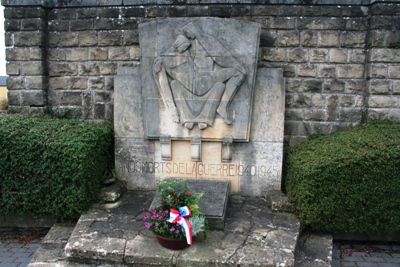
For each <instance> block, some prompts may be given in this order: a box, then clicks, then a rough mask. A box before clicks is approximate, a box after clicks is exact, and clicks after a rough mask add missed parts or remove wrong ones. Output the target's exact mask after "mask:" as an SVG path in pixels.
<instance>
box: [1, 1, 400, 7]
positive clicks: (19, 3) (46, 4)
mask: <svg viewBox="0 0 400 267" xmlns="http://www.w3.org/2000/svg"><path fill="white" fill-rule="evenodd" d="M380 2H385V3H391V2H393V3H399V2H400V0H263V1H254V0H70V1H65V0H2V1H1V4H2V5H3V6H43V7H49V8H52V7H88V6H138V5H139V6H141V5H191V4H195V5H198V4H246V5H248V4H258V5H259V4H272V5H273V4H280V5H352V6H359V5H362V6H364V5H371V4H374V3H380Z"/></svg>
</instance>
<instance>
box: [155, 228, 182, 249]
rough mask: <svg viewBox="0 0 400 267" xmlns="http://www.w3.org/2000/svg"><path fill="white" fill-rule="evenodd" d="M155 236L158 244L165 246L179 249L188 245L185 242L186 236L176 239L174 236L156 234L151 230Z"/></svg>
mask: <svg viewBox="0 0 400 267" xmlns="http://www.w3.org/2000/svg"><path fill="white" fill-rule="evenodd" d="M153 234H154V235H155V236H156V238H157V241H158V244H160V245H161V246H163V247H165V248H169V249H173V250H179V249H184V248H187V247H189V246H190V245H189V244H188V243H187V242H186V238H182V239H176V238H169V237H165V236H161V235H158V234H157V233H156V232H153Z"/></svg>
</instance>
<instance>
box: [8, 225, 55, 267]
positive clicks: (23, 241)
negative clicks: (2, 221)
mask: <svg viewBox="0 0 400 267" xmlns="http://www.w3.org/2000/svg"><path fill="white" fill-rule="evenodd" d="M47 231H48V229H23V230H21V229H16V228H0V267H25V266H27V265H28V263H29V262H30V260H31V258H32V256H33V254H34V253H35V252H36V250H37V249H38V248H39V247H40V245H41V243H42V241H43V238H44V236H45V235H46V233H47Z"/></svg>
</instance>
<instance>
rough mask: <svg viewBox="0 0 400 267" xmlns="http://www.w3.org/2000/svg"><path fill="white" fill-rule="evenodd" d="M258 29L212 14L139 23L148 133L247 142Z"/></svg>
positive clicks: (256, 25) (181, 137) (257, 27)
mask: <svg viewBox="0 0 400 267" xmlns="http://www.w3.org/2000/svg"><path fill="white" fill-rule="evenodd" d="M259 30H260V28H259V25H258V24H255V23H250V22H245V21H233V20H225V19H216V18H191V19H187V18H186V19H165V20H158V21H152V22H149V23H144V24H142V25H141V26H140V37H141V39H140V43H141V49H142V86H143V92H144V98H145V99H144V101H145V112H146V114H145V120H146V135H147V137H148V138H150V139H152V138H154V139H159V138H160V136H164V135H165V136H170V137H171V138H172V139H173V140H177V139H185V140H190V138H191V137H192V136H200V137H201V139H203V140H209V141H222V139H223V136H232V138H233V139H234V140H239V141H248V139H249V124H250V117H251V107H252V96H253V88H254V78H255V67H256V55H257V51H258V45H257V44H258V38H259ZM149 35H150V36H149ZM142 37H143V38H142ZM149 40H152V41H149ZM149 72H150V73H151V74H150V73H149Z"/></svg>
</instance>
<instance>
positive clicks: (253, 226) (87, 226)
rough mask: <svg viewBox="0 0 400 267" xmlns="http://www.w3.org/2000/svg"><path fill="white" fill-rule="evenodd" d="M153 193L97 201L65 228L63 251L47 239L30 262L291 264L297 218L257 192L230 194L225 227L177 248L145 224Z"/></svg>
mask: <svg viewBox="0 0 400 267" xmlns="http://www.w3.org/2000/svg"><path fill="white" fill-rule="evenodd" d="M153 198H154V192H138V191H137V192H131V191H129V192H127V193H126V194H124V195H123V196H122V198H121V201H122V204H121V205H119V206H118V207H116V208H112V209H106V208H104V209H103V208H101V206H99V205H97V206H96V208H92V209H90V210H89V211H88V212H86V213H85V214H83V215H82V216H81V218H80V220H79V221H78V223H77V224H76V226H75V228H74V230H73V231H72V233H71V231H69V233H70V237H69V239H68V243H67V244H66V246H65V251H64V253H61V254H60V252H59V250H57V249H56V247H55V246H50V243H46V244H44V245H45V246H43V247H42V248H41V249H40V250H39V252H40V254H39V253H37V254H36V255H35V256H34V258H33V260H32V261H31V263H30V264H29V266H30V267H32V266H121V267H122V266H124V267H125V266H149V265H151V266H271V267H272V266H294V263H295V255H294V252H295V247H296V242H297V239H298V236H299V227H300V224H299V221H298V220H297V219H296V217H295V216H294V215H293V214H289V213H274V212H272V211H271V210H270V209H269V208H268V207H267V204H266V201H265V199H263V198H261V197H243V196H231V197H230V201H229V205H228V209H227V214H226V220H225V230H224V231H210V232H209V235H208V239H207V240H206V241H203V240H202V238H201V237H200V238H196V240H195V243H194V245H193V246H191V247H189V248H187V249H185V250H181V251H172V250H168V249H165V248H163V247H161V246H160V245H158V243H157V241H156V239H155V238H154V236H153V235H152V233H150V232H149V231H148V230H146V229H145V227H144V223H143V221H142V220H141V218H142V216H143V215H144V212H145V210H146V209H147V208H148V207H149V206H150V203H151V201H152V199H153ZM51 233H53V232H52V231H51ZM51 239H54V240H59V239H60V238H58V237H56V236H55V235H53V236H52V237H51ZM61 239H62V240H65V237H62V238H61ZM62 240H61V241H62ZM61 241H60V242H55V243H56V245H57V248H58V247H60V246H63V244H64V243H63V242H61ZM57 257H59V258H58V259H57ZM77 262H79V263H77Z"/></svg>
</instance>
